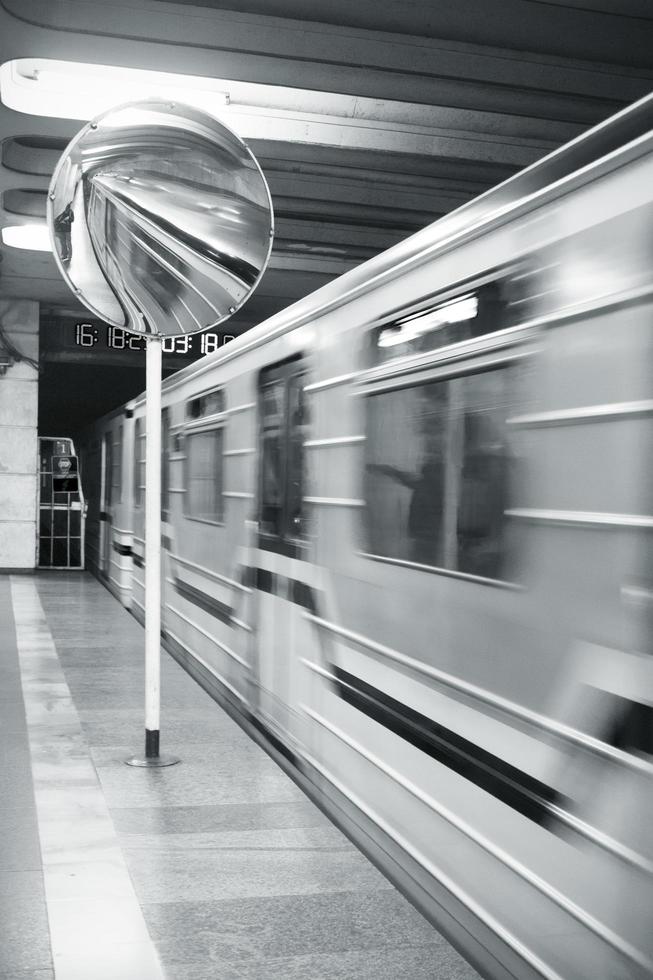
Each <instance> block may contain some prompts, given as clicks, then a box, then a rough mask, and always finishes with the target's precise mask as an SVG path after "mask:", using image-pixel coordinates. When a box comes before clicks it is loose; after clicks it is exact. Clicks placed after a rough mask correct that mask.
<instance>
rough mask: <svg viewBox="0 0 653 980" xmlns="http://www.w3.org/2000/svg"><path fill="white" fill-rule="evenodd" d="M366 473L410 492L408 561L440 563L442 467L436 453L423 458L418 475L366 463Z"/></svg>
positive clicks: (424, 563) (387, 466)
mask: <svg viewBox="0 0 653 980" xmlns="http://www.w3.org/2000/svg"><path fill="white" fill-rule="evenodd" d="M367 469H368V471H370V472H373V473H381V474H383V476H387V477H389V478H390V479H392V480H396V481H397V483H401V484H402V486H405V487H409V488H410V489H411V490H412V491H413V494H412V497H411V500H410V506H409V508H408V522H407V525H406V530H407V531H408V535H409V537H410V560H411V561H415V562H418V563H419V564H421V565H435V564H436V563H437V562H438V561H439V560H440V545H441V537H442V511H443V496H442V487H443V479H444V465H443V462H442V458H441V456H440V455H439V454H436V453H430V454H429V455H427V456H425V458H424V460H423V462H422V465H421V467H420V470H419V472H418V473H410V472H407V471H406V470H402V469H399V467H397V466H389V465H387V464H385V463H369V464H368V466H367Z"/></svg>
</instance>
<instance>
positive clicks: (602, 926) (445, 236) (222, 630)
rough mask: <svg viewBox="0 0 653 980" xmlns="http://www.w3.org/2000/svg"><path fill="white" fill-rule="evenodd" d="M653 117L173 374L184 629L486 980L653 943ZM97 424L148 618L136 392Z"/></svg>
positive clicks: (173, 511)
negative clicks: (652, 545) (652, 535)
mask: <svg viewBox="0 0 653 980" xmlns="http://www.w3.org/2000/svg"><path fill="white" fill-rule="evenodd" d="M652 116H653V98H650V99H647V100H644V101H643V102H640V103H638V104H636V105H635V106H633V107H632V108H630V109H629V110H627V111H625V112H623V113H621V114H619V115H618V116H616V117H614V118H613V119H612V120H609V121H608V122H607V123H605V124H602V125H600V126H598V127H597V128H595V129H594V130H592V131H590V132H589V133H588V134H586V135H585V136H583V137H582V138H579V139H578V140H575V141H574V142H572V143H571V144H569V145H568V146H566V147H564V148H563V149H561V150H559V151H557V152H555V153H553V154H552V155H550V156H549V157H547V158H545V159H544V160H543V161H541V162H540V163H538V164H536V165H534V166H532V167H530V168H528V169H527V170H525V171H524V172H523V173H521V174H519V175H517V176H516V177H514V178H512V179H511V180H509V181H507V182H506V183H504V184H502V185H500V186H499V187H497V188H496V189H495V190H493V191H491V192H489V193H487V194H485V195H484V196H482V197H481V198H479V199H478V200H476V201H474V202H472V203H471V204H469V205H467V206H465V207H463V208H461V209H460V210H458V211H456V212H454V213H453V214H451V215H449V216H447V217H445V218H444V219H442V220H440V221H438V222H436V223H435V224H433V225H431V226H430V227H428V228H426V229H425V230H424V231H422V232H420V233H419V234H417V235H414V236H413V237H411V238H410V239H408V240H407V241H405V242H404V243H402V244H401V245H398V246H397V247H395V248H392V249H390V250H389V251H388V252H386V253H384V254H382V255H380V256H378V257H377V258H375V259H373V260H372V261H370V262H367V263H365V264H364V265H361V266H360V267H359V268H357V269H356V270H354V271H352V272H350V273H348V274H347V275H345V276H343V277H342V278H340V279H339V280H337V281H334V282H333V283H330V284H329V285H327V286H325V287H324V288H323V289H321V290H319V291H318V292H317V293H315V294H314V295H312V296H309V297H307V298H306V299H304V300H302V301H301V302H299V303H297V304H295V305H294V306H292V307H290V308H289V309H287V310H285V311H284V312H282V313H280V314H278V315H277V316H275V317H273V318H272V319H271V320H269V321H268V322H266V323H264V324H262V325H261V326H259V327H258V328H256V329H254V330H252V331H250V332H249V333H247V334H245V335H244V336H242V337H240V338H238V339H237V340H235V341H233V342H232V343H230V344H229V345H228V346H227V347H226V348H223V349H221V350H220V351H218V352H217V353H216V354H215V355H211V356H209V357H207V358H205V359H203V360H202V361H200V362H199V363H197V364H195V365H193V366H192V367H189V368H186V369H184V370H183V371H181V372H179V373H178V374H176V375H174V376H173V377H172V378H170V379H168V380H167V381H166V382H165V384H164V387H163V405H164V408H163V413H164V415H163V426H164V436H163V456H162V470H163V502H162V507H163V519H164V538H163V544H164V563H163V564H164V586H163V593H162V602H163V624H164V636H165V644H166V646H167V648H168V649H169V650H170V651H171V652H172V654H173V655H174V656H175V657H177V658H178V659H179V661H180V662H181V663H182V664H184V666H185V667H186V668H187V669H188V670H189V671H190V672H191V673H192V674H193V675H194V676H195V677H197V678H198V680H199V681H200V683H202V684H203V685H205V687H206V688H207V689H208V690H209V691H211V693H212V694H213V695H214V696H215V697H216V699H217V700H219V701H220V702H221V703H222V704H224V705H226V706H227V707H228V708H229V710H230V711H232V712H233V713H234V714H235V715H236V716H237V717H239V718H240V720H241V721H242V722H243V724H245V725H247V726H249V728H250V730H252V731H256V732H257V733H258V737H259V738H263V739H264V740H265V741H266V743H267V745H268V746H269V747H270V750H271V751H272V752H274V753H276V755H277V758H279V759H280V760H283V763H284V765H286V766H287V767H288V768H289V769H290V770H291V771H292V772H293V773H294V774H295V776H296V778H297V779H298V780H299V782H300V784H301V785H302V786H304V787H305V788H306V789H307V790H308V791H309V792H310V793H312V794H313V796H314V797H315V798H317V799H318V800H319V801H320V803H321V804H322V805H323V806H324V807H325V808H326V809H327V810H328V812H329V813H330V814H331V815H332V816H333V817H334V818H335V819H336V820H337V821H339V822H340V823H341V825H342V826H344V827H345V828H346V830H347V831H348V833H349V834H350V835H352V837H353V838H354V839H355V840H356V841H357V842H358V843H359V844H360V845H361V846H362V847H363V848H364V849H365V850H366V851H367V853H368V854H370V855H371V856H372V858H373V859H374V860H375V861H376V862H377V863H378V864H379V866H380V867H382V868H383V870H384V871H385V872H386V873H387V874H388V875H389V876H390V877H391V878H392V879H393V880H394V881H395V882H396V883H397V884H398V885H399V887H401V888H402V889H403V890H404V891H405V892H406V893H407V894H408V895H409V896H410V898H411V899H412V900H413V901H414V902H415V903H416V905H417V906H418V907H419V908H421V909H422V910H423V911H424V912H425V913H426V914H427V915H428V916H429V917H430V918H431V919H432V920H433V921H434V922H435V923H436V924H437V925H438V926H439V927H440V928H441V929H442V930H443V931H444V932H445V933H446V934H447V935H449V936H450V937H451V939H452V940H453V942H454V943H455V944H456V945H457V946H458V947H459V948H460V949H461V950H462V951H463V952H464V954H465V955H466V956H467V957H468V958H469V959H470V960H471V962H473V963H475V964H476V965H477V966H478V967H479V969H480V970H481V972H482V973H483V974H484V975H487V976H490V977H497V978H500V977H501V978H504V977H517V978H519V980H524V978H530V977H546V978H547V980H559V978H566V980H571V978H578V980H580V978H584V980H587V978H610V980H619V978H623V980H625V978H633V977H644V976H648V975H650V974H651V972H653V966H652V957H653V928H652V927H651V926H652V923H651V903H652V899H653V878H652V872H653V823H652V821H651V805H652V802H653V799H652V797H653V794H652V787H653V779H652V777H653V757H652V752H653V727H652V721H653V713H652V707H651V705H652V703H653V659H652V657H651V653H652V650H651V643H650V637H651V608H652V606H651V599H652V594H653V593H652V585H653V582H652V568H651V549H650V540H651V531H652V530H653V517H652V516H651V514H652V511H651V506H650V503H651V489H650V488H651V459H652V458H653V457H652V454H651V449H652V448H653V446H652V445H651V441H652V440H651V414H652V411H653V371H652V367H653V363H652V360H653V358H652V354H653V318H652V300H653V296H652V280H653V272H652V270H653V237H652V236H651V226H652V222H651V218H652V216H653V156H652V149H653V138H652V135H651V119H652ZM83 452H84V455H85V461H84V466H85V470H84V472H88V470H89V469H91V468H93V467H95V472H96V477H95V479H94V480H93V481H91V482H90V483H89V485H88V486H89V488H90V486H93V487H94V488H96V491H97V492H96V496H97V500H96V503H95V504H94V503H93V502H91V509H90V511H89V523H88V528H87V537H88V538H89V539H93V540H92V541H91V545H92V550H89V553H88V563H89V567H91V568H93V569H94V570H95V571H96V573H97V574H98V575H99V576H100V577H101V578H102V579H103V580H104V581H105V582H106V584H107V585H108V586H109V587H110V588H111V589H112V590H113V591H114V592H115V593H116V594H117V595H118V596H119V597H120V598H121V600H122V601H123V602H124V603H125V605H127V606H129V607H130V608H131V609H132V611H133V612H134V614H135V615H136V616H139V617H142V613H143V603H144V591H143V587H144V571H143V561H144V558H143V556H144V541H143V537H144V530H143V528H144V508H143V504H144V500H143V484H144V456H145V453H144V400H143V399H142V398H141V399H137V400H135V401H134V403H133V404H130V405H129V406H127V407H126V408H125V409H124V410H121V411H119V412H116V413H114V414H113V415H112V416H109V417H108V418H105V419H102V420H100V421H99V422H98V423H97V425H96V426H95V427H94V429H93V430H92V431H91V432H87V433H86V436H85V441H84V447H83ZM87 494H88V489H87ZM164 717H165V716H164ZM164 734H165V724H164Z"/></svg>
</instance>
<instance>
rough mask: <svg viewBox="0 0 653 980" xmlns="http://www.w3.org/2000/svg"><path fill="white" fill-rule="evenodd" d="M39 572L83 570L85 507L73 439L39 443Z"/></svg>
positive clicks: (47, 439) (46, 440)
mask: <svg viewBox="0 0 653 980" xmlns="http://www.w3.org/2000/svg"><path fill="white" fill-rule="evenodd" d="M39 466H40V478H39V533H38V556H39V559H38V565H39V568H71V569H72V568H83V567H84V530H85V522H86V505H85V502H84V495H83V493H82V485H81V480H80V474H79V467H78V460H77V456H76V455H75V447H74V446H73V441H72V439H66V438H62V439H55V438H50V437H43V438H40V439H39Z"/></svg>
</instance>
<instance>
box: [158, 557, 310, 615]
mask: <svg viewBox="0 0 653 980" xmlns="http://www.w3.org/2000/svg"><path fill="white" fill-rule="evenodd" d="M240 580H241V582H242V584H243V585H245V586H246V587H247V588H252V589H257V590H258V591H259V592H266V593H267V594H268V595H276V596H279V597H280V598H282V599H287V600H288V601H289V602H293V603H295V605H297V606H301V607H302V608H303V609H307V610H308V612H310V613H312V614H313V615H314V616H316V615H317V601H316V595H315V590H314V589H313V588H312V586H310V585H307V583H306V582H300V581H299V580H298V579H292V578H287V577H286V576H285V575H277V574H276V572H271V571H269V570H268V569H267V568H257V567H255V566H248V565H244V566H242V568H241V573H240ZM175 588H176V590H177V592H178V593H179V594H180V595H182V596H183V597H184V598H185V599H188V601H189V602H192V603H193V604H194V605H196V606H199V607H200V608H201V609H204V610H205V612H208V613H211V615H213V616H215V617H216V619H220V620H221V621H222V622H223V623H230V622H231V621H232V618H233V608H232V607H231V606H230V605H229V604H228V603H226V602H221V601H220V600H219V599H215V598H214V597H213V596H211V595H209V594H208V593H207V592H203V591H202V590H201V589H198V588H196V587H195V586H192V585H188V584H187V583H186V582H183V581H182V580H181V579H179V578H175Z"/></svg>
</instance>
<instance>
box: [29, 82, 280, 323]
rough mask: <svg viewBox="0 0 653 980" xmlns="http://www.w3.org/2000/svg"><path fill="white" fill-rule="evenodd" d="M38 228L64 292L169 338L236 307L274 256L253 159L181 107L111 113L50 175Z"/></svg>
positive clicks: (150, 104) (266, 202) (264, 189)
mask: <svg viewBox="0 0 653 980" xmlns="http://www.w3.org/2000/svg"><path fill="white" fill-rule="evenodd" d="M48 226H49V229H50V237H51V239H52V245H53V251H54V256H55V260H56V262H57V265H58V266H59V269H60V271H61V274H62V275H63V277H64V279H65V280H66V281H67V283H68V285H69V286H70V288H71V289H72V290H73V292H74V293H75V294H76V295H77V297H78V298H79V300H80V301H81V302H83V303H84V304H85V305H86V306H87V307H88V308H89V309H90V310H91V311H92V312H93V313H95V314H96V315H97V316H99V317H101V318H102V319H103V320H105V321H106V322H107V323H110V324H112V325H113V326H117V327H124V328H125V329H126V330H129V331H131V332H133V333H140V334H158V335H160V336H162V337H170V336H175V335H178V334H184V333H197V332H198V331H201V330H206V329H208V328H209V327H214V326H216V325H217V324H219V323H221V322H222V321H223V320H226V319H227V318H228V317H230V316H231V315H232V314H233V313H235V312H236V310H237V309H238V308H239V307H240V306H242V304H243V303H244V302H245V300H246V299H247V298H248V296H249V295H250V293H251V292H252V291H253V290H254V289H255V287H256V285H257V283H258V281H259V279H260V278H261V276H262V275H263V272H264V271H265V267H266V265H267V262H268V259H269V257H270V250H271V248H272V236H273V216H272V202H271V200H270V192H269V190H268V186H267V184H266V182H265V178H264V177H263V174H262V173H261V169H260V167H259V165H258V163H257V162H256V159H255V158H254V156H253V154H252V153H251V152H250V150H249V149H248V147H247V146H246V145H245V143H243V141H242V140H241V139H240V137H238V136H236V135H235V133H233V132H231V130H230V129H228V128H227V127H226V126H224V125H223V124H222V123H221V122H218V120H217V119H214V118H213V117H212V116H210V115H208V114H207V113H205V112H202V111H200V110H198V109H193V108H191V107H189V106H185V105H180V104H179V103H170V102H163V101H161V102H159V101H147V102H139V103H133V104H130V105H124V106H120V107H118V108H116V109H111V110H110V111H109V112H105V113H104V114H103V115H101V116H98V117H97V119H94V120H93V121H92V122H90V123H89V124H88V125H87V126H85V127H84V129H82V131H81V132H80V133H79V134H78V135H77V136H76V137H75V139H73V140H72V142H71V143H70V145H69V146H68V147H67V149H66V151H65V153H64V154H63V156H62V157H61V159H60V161H59V163H58V165H57V168H56V170H55V172H54V176H53V178H52V182H51V184H50V190H49V194H48Z"/></svg>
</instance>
